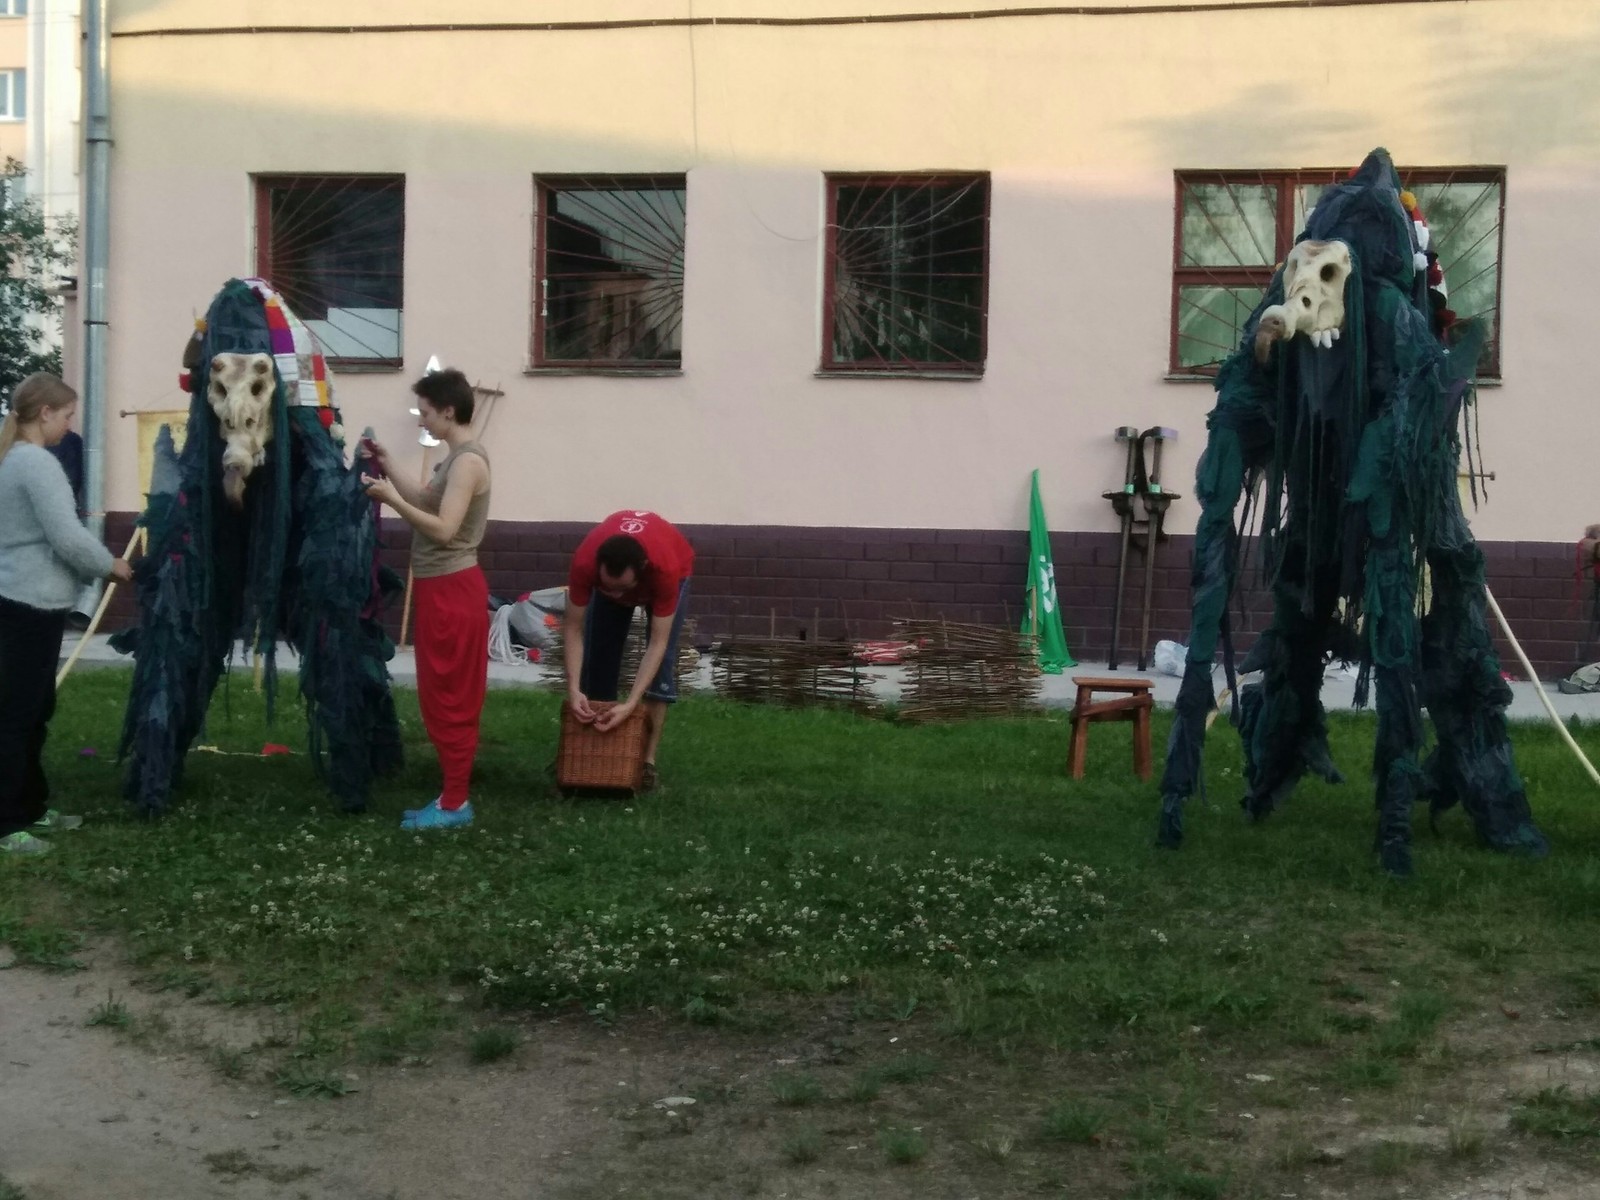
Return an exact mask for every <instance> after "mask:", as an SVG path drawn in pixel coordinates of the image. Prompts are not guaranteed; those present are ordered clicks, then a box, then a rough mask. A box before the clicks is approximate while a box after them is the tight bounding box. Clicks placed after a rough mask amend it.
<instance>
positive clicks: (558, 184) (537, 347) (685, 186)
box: [528, 172, 689, 375]
mask: <svg viewBox="0 0 1600 1200" xmlns="http://www.w3.org/2000/svg"><path fill="white" fill-rule="evenodd" d="M533 186H534V204H533V321H532V322H531V332H530V335H529V345H528V362H529V364H530V366H531V368H532V369H533V370H535V371H541V370H548V371H557V372H566V371H572V372H579V373H590V372H592V373H595V374H608V375H610V374H622V375H660V374H663V373H672V374H675V373H677V372H680V371H682V369H683V300H684V274H685V270H686V267H687V263H686V261H685V259H686V247H685V246H684V245H675V244H673V242H672V238H671V236H670V235H671V234H672V233H673V232H674V231H673V230H671V229H670V227H668V226H663V225H662V224H661V223H660V221H661V215H660V214H645V217H644V219H645V220H646V221H647V223H648V224H649V226H650V227H649V228H648V229H644V230H641V231H640V239H641V246H640V249H642V250H643V251H644V252H645V253H646V255H647V256H648V255H654V256H655V258H656V263H655V265H656V266H657V268H659V269H660V270H661V272H662V274H663V277H664V278H667V279H669V280H670V279H672V277H673V271H674V262H673V260H674V258H675V259H676V280H675V287H669V288H668V289H667V293H668V294H667V298H666V300H665V303H666V305H668V306H669V307H668V311H669V312H672V310H673V308H675V312H674V313H673V315H672V318H671V319H672V320H673V321H674V322H675V323H676V334H677V337H678V351H677V356H676V357H670V356H668V357H659V358H626V357H598V358H594V357H591V358H563V357H560V356H556V355H551V354H548V353H546V351H545V340H546V333H547V325H548V322H549V317H550V308H549V281H550V279H551V275H550V271H549V251H550V235H549V228H550V224H549V221H550V216H551V214H552V212H553V209H552V207H551V196H552V195H553V194H555V193H560V192H580V191H665V192H681V193H682V194H683V208H684V213H683V233H682V238H683V241H684V242H685V243H687V240H688V195H689V177H688V175H687V174H686V173H683V172H655V173H647V174H642V175H641V174H621V175H613V174H608V173H604V172H599V173H589V174H581V175H574V174H550V175H545V174H541V175H538V176H535V177H534V181H533ZM674 290H675V293H676V294H675V296H674V295H673V294H672V293H673V291H674ZM607 299H608V300H609V297H607ZM656 303H657V304H661V303H663V302H662V301H660V300H658V301H656Z"/></svg>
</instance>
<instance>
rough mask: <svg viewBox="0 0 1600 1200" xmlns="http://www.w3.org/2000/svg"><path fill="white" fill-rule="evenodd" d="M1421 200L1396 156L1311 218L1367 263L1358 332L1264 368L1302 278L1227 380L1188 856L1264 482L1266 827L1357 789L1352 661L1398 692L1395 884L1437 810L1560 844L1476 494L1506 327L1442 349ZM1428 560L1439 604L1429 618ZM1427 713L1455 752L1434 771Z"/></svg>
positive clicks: (1384, 714)
mask: <svg viewBox="0 0 1600 1200" xmlns="http://www.w3.org/2000/svg"><path fill="white" fill-rule="evenodd" d="M1399 197H1400V184H1399V177H1398V175H1397V174H1396V172H1395V169H1394V165H1393V164H1392V163H1391V162H1390V160H1389V156H1388V154H1387V152H1385V151H1383V150H1375V151H1373V153H1372V154H1370V155H1369V156H1368V157H1367V159H1366V161H1365V162H1364V163H1363V164H1362V165H1361V167H1360V169H1359V170H1358V171H1356V172H1355V174H1354V175H1352V176H1351V178H1350V179H1349V180H1348V181H1346V182H1343V183H1340V184H1337V185H1334V186H1332V187H1330V188H1328V189H1327V191H1326V192H1325V193H1324V194H1323V195H1322V198H1321V199H1320V200H1319V201H1318V202H1317V205H1316V208H1315V209H1314V210H1313V212H1312V213H1311V215H1310V217H1308V218H1307V221H1306V228H1305V230H1304V232H1303V233H1302V234H1301V235H1300V239H1299V240H1301V241H1305V240H1312V241H1340V242H1343V243H1344V244H1345V245H1346V246H1348V248H1349V250H1350V256H1351V266H1352V269H1351V273H1350V276H1349V278H1348V280H1347V282H1346V284H1345V291H1344V304H1345V323H1344V326H1343V331H1342V337H1340V339H1339V340H1338V341H1336V342H1334V344H1333V346H1332V347H1331V348H1326V349H1325V348H1321V347H1318V346H1314V345H1312V344H1311V342H1310V340H1309V338H1307V337H1304V336H1300V337H1293V338H1291V339H1290V340H1287V341H1279V342H1276V343H1275V344H1274V345H1273V346H1272V348H1271V350H1270V352H1269V353H1268V356H1267V359H1266V361H1265V362H1261V361H1258V358H1257V355H1256V353H1255V352H1254V347H1255V341H1256V332H1257V326H1258V324H1259V322H1260V320H1261V317H1262V314H1263V312H1265V311H1266V310H1267V309H1268V308H1269V307H1271V306H1274V305H1278V304H1281V303H1282V302H1283V300H1284V280H1283V272H1282V270H1280V271H1279V272H1278V273H1277V275H1276V276H1275V277H1274V279H1273V281H1272V285H1271V287H1270V288H1269V289H1268V291H1267V294H1266V295H1265V297H1263V299H1262V302H1261V304H1260V306H1259V307H1258V308H1257V309H1256V311H1255V313H1254V314H1253V315H1252V316H1251V318H1250V320H1249V322H1248V323H1247V324H1246V326H1245V329H1244V336H1243V340H1242V342H1241V344H1240V347H1239V348H1238V349H1237V350H1235V351H1234V352H1233V354H1232V355H1231V356H1230V357H1229V358H1228V359H1227V360H1226V361H1225V362H1224V363H1223V365H1222V367H1221V370H1220V371H1219V373H1218V376H1217V383H1216V388H1217V404H1216V407H1215V408H1214V409H1213V410H1212V412H1211V414H1210V416H1209V417H1208V418H1207V421H1206V425H1207V429H1208V431H1209V433H1208V437H1207V441H1206V449H1205V453H1204V454H1203V455H1202V457H1201V459H1200V463H1199V466H1198V468H1197V470H1196V483H1195V493H1196V496H1197V497H1198V499H1199V501H1200V504H1201V515H1200V520H1199V526H1198V529H1197V531H1196V535H1195V547H1194V563H1193V570H1192V576H1191V589H1192V605H1193V623H1192V626H1191V630H1190V637H1189V651H1188V659H1187V663H1186V667H1185V671H1184V676H1183V683H1182V685H1181V687H1180V689H1179V694H1178V701H1177V712H1176V719H1175V721H1174V724H1173V728H1172V736H1171V741H1170V743H1169V744H1168V747H1167V765H1166V771H1165V773H1164V774H1163V776H1162V781H1161V792H1162V800H1161V817H1160V825H1159V830H1158V840H1159V841H1160V842H1161V844H1162V845H1165V846H1170V847H1176V846H1178V845H1179V844H1180V843H1181V841H1182V839H1183V806H1184V801H1185V800H1186V799H1187V798H1188V797H1189V796H1190V795H1191V794H1193V792H1194V791H1195V789H1196V787H1197V786H1199V783H1200V772H1201V751H1202V745H1203V742H1204V739H1205V721H1206V717H1207V715H1208V714H1209V713H1210V712H1211V711H1212V708H1213V706H1214V704H1215V696H1214V693H1213V690H1212V682H1211V673H1212V663H1213V661H1214V659H1215V657H1216V652H1217V649H1218V643H1219V639H1220V641H1221V642H1222V644H1223V648H1224V662H1225V665H1226V667H1227V672H1228V683H1229V685H1230V687H1231V686H1232V685H1233V683H1234V679H1233V662H1232V649H1231V646H1230V645H1229V644H1228V642H1229V625H1228V604H1229V600H1230V598H1231V596H1232V594H1233V590H1234V587H1235V585H1236V583H1237V578H1238V574H1239V570H1240V550H1241V545H1242V542H1243V538H1244V532H1245V531H1246V530H1247V529H1248V528H1249V518H1248V516H1246V517H1245V518H1244V519H1243V520H1240V521H1239V522H1238V523H1236V522H1235V518H1234V513H1235V509H1236V508H1237V506H1238V504H1239V501H1240V500H1241V498H1243V497H1246V496H1249V497H1255V496H1256V495H1257V491H1258V489H1260V498H1259V501H1257V503H1259V505H1260V511H1261V512H1262V514H1263V516H1262V520H1261V531H1260V532H1261V540H1260V549H1261V565H1262V569H1263V571H1264V572H1265V575H1266V577H1267V580H1268V582H1269V583H1270V585H1271V588H1272V594H1273V617H1272V623H1271V626H1270V627H1269V628H1268V629H1267V630H1266V631H1265V632H1264V633H1263V634H1262V635H1261V638H1260V640H1259V642H1258V643H1257V644H1256V646H1255V647H1253V648H1252V651H1251V653H1250V656H1249V659H1248V661H1247V662H1246V664H1244V665H1245V667H1246V669H1259V670H1261V671H1262V672H1263V678H1262V680H1261V682H1260V683H1259V684H1255V685H1251V686H1249V687H1246V688H1245V689H1243V691H1242V693H1241V692H1237V691H1236V693H1235V696H1236V701H1235V706H1234V715H1235V720H1236V723H1237V724H1238V727H1239V731H1240V735H1241V737H1242V738H1243V741H1244V750H1245V774H1246V787H1247V790H1246V793H1245V796H1244V800H1243V806H1244V809H1245V811H1246V812H1247V813H1248V814H1249V816H1250V817H1251V818H1253V819H1256V820H1260V819H1263V818H1265V817H1266V816H1267V815H1268V814H1269V813H1271V812H1272V810H1273V809H1274V808H1276V807H1277V806H1278V805H1279V804H1280V803H1281V802H1282V801H1283V800H1284V798H1285V797H1287V796H1288V794H1289V793H1290V792H1291V791H1292V790H1293V788H1294V786H1295V784H1296V783H1297V782H1298V781H1299V779H1300V777H1301V776H1302V775H1303V774H1304V773H1305V772H1307V771H1311V772H1312V773H1314V774H1316V775H1320V776H1322V777H1323V778H1325V779H1328V780H1330V781H1334V782H1337V781H1339V780H1340V779H1341V776H1340V774H1339V772H1338V770H1337V768H1336V767H1335V766H1334V764H1333V762H1332V759H1331V757H1330V755H1329V752H1328V739H1327V727H1326V721H1325V717H1324V713H1323V709H1322V702H1321V699H1320V694H1321V688H1322V677H1323V668H1324V665H1325V663H1326V662H1327V660H1328V658H1329V656H1330V655H1332V656H1335V657H1338V658H1342V659H1345V660H1347V661H1349V660H1354V661H1357V662H1359V664H1360V675H1359V678H1358V682H1357V688H1356V693H1357V703H1359V704H1364V703H1365V702H1366V698H1367V694H1368V688H1369V685H1370V684H1373V683H1375V684H1376V689H1377V711H1378V731H1377V746H1376V750H1375V752H1374V756H1373V779H1374V782H1375V785H1376V789H1377V809H1378V833H1377V849H1378V853H1379V856H1380V858H1381V861H1382V864H1383V866H1384V868H1385V869H1386V870H1388V871H1389V872H1391V873H1392V874H1395V875H1406V874H1409V873H1410V871H1411V806H1412V804H1413V802H1415V801H1419V800H1427V801H1428V802H1429V804H1430V807H1431V810H1432V812H1433V813H1435V814H1437V813H1438V812H1440V811H1442V810H1444V809H1446V808H1449V807H1450V806H1451V805H1453V804H1456V803H1460V804H1461V805H1462V806H1463V808H1464V809H1465V810H1466V812H1467V814H1468V815H1469V816H1470V817H1471V819H1472V821H1473V824H1474V825H1475V827H1476V829H1477V832H1478V836H1479V837H1480V839H1481V840H1482V841H1483V842H1484V843H1485V844H1487V845H1489V846H1492V847H1494V848H1496V849H1500V850H1524V851H1529V852H1533V853H1537V854H1542V853H1544V852H1545V850H1546V844H1545V840H1544V837H1543V835H1542V834H1540V832H1539V830H1538V829H1537V828H1536V827H1535V825H1534V823H1533V818H1532V814H1531V812H1530V811H1529V807H1528V800H1527V795H1526V793H1525V792H1524V790H1523V786H1522V781H1521V779H1520V778H1519V776H1518V774H1517V769H1516V764H1515V762H1514V760H1513V757H1512V753H1511V743H1510V740H1509V737H1508V735H1507V729H1506V720H1505V709H1506V705H1507V704H1508V703H1509V701H1510V698H1511V693H1510V689H1509V688H1508V687H1507V686H1506V684H1505V682H1504V681H1503V680H1502V679H1501V676H1500V664H1499V660H1498V659H1497V657H1496V655H1495V652H1494V647H1493V644H1492V642H1491V641H1490V637H1489V629H1488V623H1487V618H1486V615H1485V614H1486V607H1487V606H1486V601H1485V598H1484V563H1483V555H1482V553H1481V551H1480V550H1479V549H1478V546H1477V543H1476V542H1475V541H1474V540H1473V538H1472V534H1471V533H1470V532H1469V530H1468V527H1467V522H1466V518H1465V516H1464V514H1463V513H1462V509H1461V502H1460V494H1459V491H1458V489H1457V484H1456V473H1457V468H1458V463H1459V461H1460V455H1461V435H1460V433H1459V426H1460V423H1461V420H1462V417H1463V414H1464V413H1465V414H1468V415H1470V405H1471V402H1472V391H1471V384H1472V374H1473V370H1474V368H1475V365H1476V363H1477V361H1478V357H1479V355H1480V353H1481V350H1482V347H1483V338H1484V330H1483V329H1482V327H1481V326H1479V325H1476V324H1467V325H1465V326H1460V325H1458V326H1455V327H1454V329H1453V330H1452V333H1451V337H1450V342H1451V344H1450V345H1449V347H1448V348H1447V346H1446V344H1445V342H1444V341H1443V340H1441V337H1440V335H1439V333H1438V332H1437V331H1436V330H1435V328H1434V321H1433V306H1432V305H1431V304H1430V302H1429V299H1428V295H1427V291H1426V283H1425V278H1424V272H1422V271H1419V270H1418V267H1417V265H1416V256H1417V254H1418V250H1419V247H1418V242H1417V239H1416V235H1415V233H1414V230H1413V225H1412V222H1411V219H1410V217H1409V216H1408V215H1407V213H1406V211H1405V209H1404V208H1403V207H1402V205H1401V202H1400V198H1399ZM1425 565H1426V567H1427V568H1428V569H1429V571H1430V572H1431V582H1432V598H1431V603H1430V605H1429V608H1428V610H1427V612H1426V613H1425V614H1423V615H1422V616H1421V617H1420V618H1419V617H1418V614H1417V601H1418V596H1419V593H1420V589H1421V583H1422V578H1423V568H1424V566H1425ZM1424 707H1426V708H1427V710H1428V714H1429V716H1430V717H1431V718H1432V720H1433V726H1434V730H1435V733H1436V738H1437V741H1436V745H1435V747H1434V749H1433V751H1432V753H1431V754H1429V756H1428V758H1427V760H1426V762H1419V756H1420V754H1421V751H1422V747H1423V738H1424V730H1423V721H1422V709H1423V708H1424Z"/></svg>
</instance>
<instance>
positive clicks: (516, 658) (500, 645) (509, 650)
mask: <svg viewBox="0 0 1600 1200" xmlns="http://www.w3.org/2000/svg"><path fill="white" fill-rule="evenodd" d="M511 607H512V606H511V605H509V604H502V605H501V606H500V608H499V611H497V612H496V613H495V614H494V616H493V617H492V618H491V619H490V621H489V661H490V662H497V663H511V664H514V665H517V666H524V667H525V666H527V665H528V655H527V652H526V651H524V650H522V649H520V648H519V647H517V646H515V645H513V644H512V641H511Z"/></svg>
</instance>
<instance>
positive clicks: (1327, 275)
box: [1322, 263, 1339, 283]
mask: <svg viewBox="0 0 1600 1200" xmlns="http://www.w3.org/2000/svg"><path fill="white" fill-rule="evenodd" d="M1337 278H1339V268H1338V267H1336V266H1334V264H1333V263H1323V264H1322V282H1323V283H1332V282H1333V281H1334V280H1335V279H1337Z"/></svg>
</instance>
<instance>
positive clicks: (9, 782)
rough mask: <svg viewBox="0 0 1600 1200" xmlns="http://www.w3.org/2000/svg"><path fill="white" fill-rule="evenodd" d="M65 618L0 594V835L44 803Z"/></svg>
mask: <svg viewBox="0 0 1600 1200" xmlns="http://www.w3.org/2000/svg"><path fill="white" fill-rule="evenodd" d="M66 623H67V614H66V613H64V612H41V611H40V610H39V609H36V608H29V607H28V606H27V605H25V604H17V603H14V602H13V601H10V600H7V599H5V598H4V597H0V837H5V836H6V835H7V834H10V833H16V832H17V830H19V829H26V828H28V826H30V825H32V824H33V823H34V822H35V821H37V820H38V819H39V818H40V817H42V816H44V814H45V810H46V809H47V808H48V807H49V804H50V785H49V783H48V782H46V780H45V777H44V764H43V762H42V761H41V759H42V756H43V754H44V740H45V736H46V734H47V732H48V729H49V725H50V718H51V717H53V716H54V715H55V711H56V669H57V667H58V665H59V664H60V661H61V637H62V633H63V632H64V630H65V629H66Z"/></svg>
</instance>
